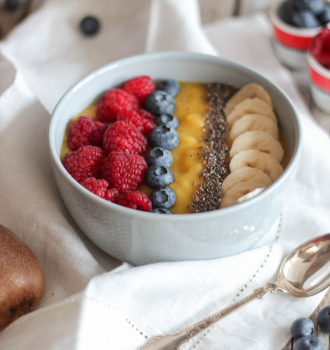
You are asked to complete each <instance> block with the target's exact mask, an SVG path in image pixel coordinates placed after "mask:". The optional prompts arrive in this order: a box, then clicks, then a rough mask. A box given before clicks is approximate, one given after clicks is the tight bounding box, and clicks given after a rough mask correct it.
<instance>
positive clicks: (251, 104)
mask: <svg viewBox="0 0 330 350" xmlns="http://www.w3.org/2000/svg"><path fill="white" fill-rule="evenodd" d="M245 114H260V115H263V116H265V117H267V118H269V119H271V120H272V121H273V122H274V123H276V124H277V119H276V116H275V114H274V112H273V110H272V109H271V107H269V105H268V104H267V103H266V102H265V101H263V100H260V99H259V98H252V99H251V98H247V99H245V100H243V101H242V102H240V103H239V104H237V105H236V106H235V108H234V109H233V110H232V112H231V113H230V114H229V115H228V116H227V123H228V124H229V126H230V127H232V125H233V124H234V123H235V122H236V120H238V119H240V118H242V117H243V115H245Z"/></svg>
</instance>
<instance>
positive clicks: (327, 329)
mask: <svg viewBox="0 0 330 350" xmlns="http://www.w3.org/2000/svg"><path fill="white" fill-rule="evenodd" d="M316 321H317V324H318V326H319V327H320V328H321V331H322V332H323V333H330V306H326V307H325V308H323V309H322V310H321V311H320V312H319V314H318V315H317V318H316Z"/></svg>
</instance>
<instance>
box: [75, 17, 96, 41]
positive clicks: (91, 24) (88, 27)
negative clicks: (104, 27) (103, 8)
mask: <svg viewBox="0 0 330 350" xmlns="http://www.w3.org/2000/svg"><path fill="white" fill-rule="evenodd" d="M99 29H100V22H99V20H98V19H97V18H95V17H93V16H87V17H85V18H83V19H82V20H81V22H80V30H81V32H82V33H83V34H85V35H88V36H89V35H95V34H96V33H97V32H98V31H99Z"/></svg>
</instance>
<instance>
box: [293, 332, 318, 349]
mask: <svg viewBox="0 0 330 350" xmlns="http://www.w3.org/2000/svg"><path fill="white" fill-rule="evenodd" d="M294 349H295V350H324V348H323V345H322V342H321V340H320V339H319V338H317V337H314V336H313V335H309V336H307V337H301V338H299V339H298V340H297V341H296V345H295V347H294Z"/></svg>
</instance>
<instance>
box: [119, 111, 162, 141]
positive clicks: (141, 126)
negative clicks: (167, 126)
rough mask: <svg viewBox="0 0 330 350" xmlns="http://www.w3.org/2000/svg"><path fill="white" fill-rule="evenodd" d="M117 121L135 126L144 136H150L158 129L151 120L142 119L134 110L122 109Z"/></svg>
mask: <svg viewBox="0 0 330 350" xmlns="http://www.w3.org/2000/svg"><path fill="white" fill-rule="evenodd" d="M117 121H123V122H125V123H128V124H130V123H131V124H133V125H134V126H135V127H136V128H137V129H138V130H139V131H140V132H141V133H142V134H145V135H149V134H150V133H151V131H152V130H154V129H156V124H155V123H154V122H153V121H152V120H149V119H146V118H142V117H141V116H140V115H139V114H138V113H137V112H136V111H133V110H132V109H131V110H129V109H122V110H121V111H120V112H119V113H118V115H117Z"/></svg>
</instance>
